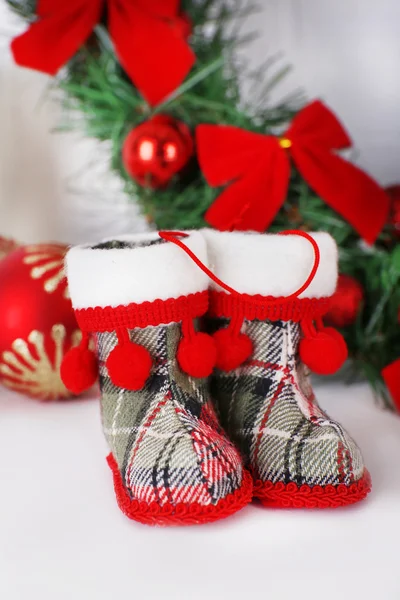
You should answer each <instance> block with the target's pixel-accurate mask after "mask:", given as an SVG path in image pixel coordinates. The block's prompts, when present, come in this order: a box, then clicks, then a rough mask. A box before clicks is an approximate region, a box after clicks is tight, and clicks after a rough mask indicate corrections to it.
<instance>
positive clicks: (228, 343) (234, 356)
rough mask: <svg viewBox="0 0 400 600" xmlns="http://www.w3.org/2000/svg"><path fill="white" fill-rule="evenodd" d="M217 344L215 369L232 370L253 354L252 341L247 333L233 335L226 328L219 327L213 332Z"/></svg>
mask: <svg viewBox="0 0 400 600" xmlns="http://www.w3.org/2000/svg"><path fill="white" fill-rule="evenodd" d="M214 340H215V344H216V346H217V364H216V367H217V369H220V370H221V371H233V370H234V369H237V368H238V367H240V365H242V364H243V363H244V362H245V361H246V360H247V359H248V358H249V357H250V356H251V355H252V354H253V343H252V341H251V339H250V338H249V336H248V335H246V334H245V333H239V335H233V334H232V332H231V331H229V328H228V329H220V330H219V331H217V332H216V333H214Z"/></svg>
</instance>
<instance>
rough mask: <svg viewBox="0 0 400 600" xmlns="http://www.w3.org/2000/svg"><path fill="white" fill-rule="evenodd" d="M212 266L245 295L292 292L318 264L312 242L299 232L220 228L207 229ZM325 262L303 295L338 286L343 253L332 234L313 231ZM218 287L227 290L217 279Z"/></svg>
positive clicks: (328, 293) (327, 293) (329, 292)
mask: <svg viewBox="0 0 400 600" xmlns="http://www.w3.org/2000/svg"><path fill="white" fill-rule="evenodd" d="M203 234H204V236H205V238H206V240H207V244H208V254H209V260H210V263H211V268H212V270H213V272H214V273H215V275H217V277H219V279H221V280H222V281H223V282H224V283H226V284H228V285H229V286H230V287H232V288H234V289H235V290H237V291H238V292H241V293H243V294H261V295H262V296H275V297H279V296H288V295H289V294H291V293H292V292H294V291H296V290H297V289H298V288H300V287H301V286H302V284H303V283H304V282H305V281H306V280H307V277H308V275H309V274H310V271H311V269H312V266H313V261H314V251H313V248H312V245H311V244H310V242H308V241H307V240H306V239H304V238H302V237H299V236H296V235H285V236H283V235H274V234H260V233H253V232H250V233H247V232H246V233H243V232H219V231H213V230H210V229H204V230H203ZM312 237H313V238H314V240H315V241H316V242H317V243H318V246H319V249H320V253H321V262H320V265H319V268H318V271H317V273H316V276H315V278H314V280H313V281H312V283H311V284H310V286H309V287H308V289H307V290H306V291H304V292H303V293H302V294H301V296H299V297H300V298H321V297H324V296H331V295H332V294H333V292H334V291H335V288H336V281H337V262H338V253H337V247H336V243H335V241H334V240H333V238H332V237H331V236H330V235H329V234H327V233H313V234H312ZM212 287H213V288H214V289H215V288H216V289H221V288H219V286H217V285H216V284H212Z"/></svg>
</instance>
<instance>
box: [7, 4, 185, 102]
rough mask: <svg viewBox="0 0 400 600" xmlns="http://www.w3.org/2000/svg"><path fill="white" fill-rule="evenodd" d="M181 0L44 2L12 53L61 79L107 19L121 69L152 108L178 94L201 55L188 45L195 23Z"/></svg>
mask: <svg viewBox="0 0 400 600" xmlns="http://www.w3.org/2000/svg"><path fill="white" fill-rule="evenodd" d="M179 5H180V2H179V0H151V2H149V0H39V1H38V3H37V15H38V19H37V20H36V21H35V22H34V23H32V25H31V26H30V27H29V29H28V30H27V31H26V32H25V33H23V34H22V35H20V36H18V37H17V38H15V39H14V40H13V41H12V43H11V49H12V52H13V55H14V59H15V61H16V62H17V63H18V64H19V65H22V66H24V67H30V68H32V69H36V70H38V71H44V72H45V73H49V74H50V75H55V74H56V73H57V71H58V70H59V69H60V68H61V67H62V66H63V65H64V64H65V63H66V62H67V61H68V60H69V59H70V58H71V57H72V56H73V55H74V54H75V53H76V52H77V51H78V50H79V48H80V47H81V46H82V44H84V42H85V41H86V40H87V38H88V37H89V36H90V34H91V33H92V31H93V29H94V27H95V26H96V25H97V24H98V23H99V22H100V21H101V18H102V15H103V12H104V9H105V7H107V11H108V29H109V33H110V36H111V39H112V40H113V43H114V45H115V50H116V53H117V55H118V57H119V60H120V62H121V65H122V66H123V68H124V69H125V71H126V72H127V73H128V75H129V77H130V78H131V80H132V81H133V83H134V84H135V86H136V87H137V88H138V90H139V91H140V92H141V93H142V95H143V96H144V97H145V98H146V100H147V101H148V102H149V103H150V104H151V105H153V106H154V105H156V104H158V103H159V102H161V101H162V100H163V99H164V98H165V97H166V96H168V95H169V94H170V93H171V92H173V91H174V90H175V89H176V88H177V87H178V86H179V85H180V84H181V82H182V81H183V79H184V78H185V77H186V75H187V73H188V72H189V70H190V69H191V67H192V65H193V63H194V60H195V56H194V54H193V52H192V50H191V49H190V47H189V46H188V44H187V42H186V37H187V36H188V34H189V31H190V23H189V21H188V19H187V17H186V16H185V15H182V14H181V13H180V12H179Z"/></svg>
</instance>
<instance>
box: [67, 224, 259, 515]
mask: <svg viewBox="0 0 400 600" xmlns="http://www.w3.org/2000/svg"><path fill="white" fill-rule="evenodd" d="M186 245H187V246H188V247H189V248H190V249H191V251H192V252H193V253H194V254H196V256H199V257H200V258H201V260H202V261H204V262H207V258H206V255H207V253H206V244H205V241H204V239H203V237H202V235H201V234H200V233H192V234H190V235H189V236H188V237H187V238H186ZM66 264H67V275H68V283H69V289H70V293H71V298H72V303H73V306H74V309H75V314H76V317H77V320H78V323H79V325H80V328H81V329H82V331H83V334H84V337H83V340H82V343H81V345H80V347H78V348H77V349H73V350H71V351H70V353H69V354H68V355H67V356H66V358H65V360H64V363H63V366H62V376H63V379H64V382H65V384H66V385H67V387H69V388H70V389H73V390H74V391H75V392H76V393H78V392H81V391H83V390H84V389H86V388H87V387H89V386H90V385H91V384H93V383H94V381H95V379H96V377H97V371H99V375H100V388H101V409H102V421H103V428H104V433H105V436H106V438H107V441H108V444H109V446H110V449H111V454H110V455H109V457H108V463H109V465H110V467H111V469H112V471H113V475H114V486H115V491H116V495H117V500H118V503H119V506H120V508H121V510H122V511H123V512H124V513H125V514H126V515H127V516H128V517H130V518H132V519H134V520H136V521H140V522H143V523H149V524H195V523H203V522H207V521H214V520H217V519H220V518H223V517H226V516H228V515H230V514H232V513H234V512H236V511H237V510H239V509H241V508H242V507H243V506H245V505H246V504H247V503H248V502H250V500H251V497H252V481H251V476H250V474H249V473H248V472H247V471H245V470H244V469H243V467H242V461H241V458H240V456H239V454H238V452H237V450H236V449H235V447H234V446H233V445H232V444H231V442H230V441H229V440H228V439H227V438H226V436H225V434H224V432H223V431H222V430H221V428H220V426H219V424H218V421H217V418H216V416H215V412H214V409H213V406H212V404H211V402H210V399H209V392H208V380H207V377H208V376H209V375H210V374H211V372H212V370H213V367H214V364H215V360H216V351H215V344H214V342H213V340H212V339H211V338H210V336H208V335H207V334H205V333H198V332H196V330H195V327H194V322H195V319H197V318H198V317H200V316H201V315H203V314H204V313H205V312H206V311H207V308H208V299H209V292H208V286H209V280H208V278H207V276H206V275H205V274H204V273H203V272H202V271H201V270H200V269H198V267H197V266H196V265H195V264H194V263H193V262H192V261H191V259H190V258H189V257H188V256H187V255H186V254H184V253H183V252H182V251H181V249H180V248H178V247H177V246H175V245H174V244H172V243H170V242H168V241H165V240H163V239H160V237H159V235H158V234H157V233H154V234H142V235H136V236H132V237H129V238H126V239H120V240H117V241H108V242H104V243H102V244H99V245H95V246H90V247H89V246H82V247H76V248H72V249H71V250H70V251H69V253H68V254H67V258H66ZM93 332H94V333H95V334H96V336H95V338H96V354H97V359H98V368H97V360H96V356H95V355H94V354H93V353H92V352H91V351H90V349H89V347H88V335H89V333H93Z"/></svg>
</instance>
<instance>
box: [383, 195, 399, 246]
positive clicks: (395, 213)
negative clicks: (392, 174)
mask: <svg viewBox="0 0 400 600" xmlns="http://www.w3.org/2000/svg"><path fill="white" fill-rule="evenodd" d="M386 192H387V193H388V195H389V198H390V199H391V201H392V206H391V213H390V215H391V216H390V223H391V225H393V227H394V233H395V235H396V237H398V238H400V185H392V186H391V187H388V188H386Z"/></svg>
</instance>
